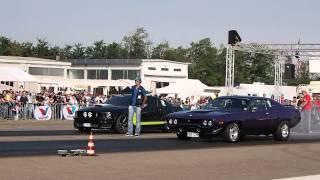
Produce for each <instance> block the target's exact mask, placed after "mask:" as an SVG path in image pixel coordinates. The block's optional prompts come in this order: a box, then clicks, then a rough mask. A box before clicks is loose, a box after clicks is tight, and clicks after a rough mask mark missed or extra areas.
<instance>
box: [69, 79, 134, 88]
mask: <svg viewBox="0 0 320 180" xmlns="http://www.w3.org/2000/svg"><path fill="white" fill-rule="evenodd" d="M71 83H72V84H73V85H74V86H75V87H77V86H81V87H83V86H91V87H93V88H95V87H110V86H115V87H127V86H132V85H133V84H134V83H133V81H132V82H131V83H130V80H120V79H119V80H71Z"/></svg>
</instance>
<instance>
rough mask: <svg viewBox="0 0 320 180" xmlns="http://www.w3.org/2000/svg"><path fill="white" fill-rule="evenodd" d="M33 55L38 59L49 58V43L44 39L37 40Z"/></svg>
mask: <svg viewBox="0 0 320 180" xmlns="http://www.w3.org/2000/svg"><path fill="white" fill-rule="evenodd" d="M33 52H34V55H35V56H36V57H40V58H48V57H49V42H48V41H47V40H45V39H41V38H38V39H37V44H36V46H35V47H34V49H33Z"/></svg>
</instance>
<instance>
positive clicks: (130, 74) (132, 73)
mask: <svg viewBox="0 0 320 180" xmlns="http://www.w3.org/2000/svg"><path fill="white" fill-rule="evenodd" d="M139 75H140V71H138V70H128V78H127V79H130V80H134V79H135V78H136V77H137V76H139Z"/></svg>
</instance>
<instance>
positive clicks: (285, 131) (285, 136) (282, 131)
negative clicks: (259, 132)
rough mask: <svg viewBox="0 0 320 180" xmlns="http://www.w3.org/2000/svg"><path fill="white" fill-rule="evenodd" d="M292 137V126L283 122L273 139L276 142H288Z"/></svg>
mask: <svg viewBox="0 0 320 180" xmlns="http://www.w3.org/2000/svg"><path fill="white" fill-rule="evenodd" d="M289 137H290V126H289V122H288V121H282V122H281V123H280V124H279V125H278V127H277V129H276V130H275V132H274V133H273V139H274V140H276V141H288V140H289Z"/></svg>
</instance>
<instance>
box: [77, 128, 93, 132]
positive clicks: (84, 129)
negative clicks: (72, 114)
mask: <svg viewBox="0 0 320 180" xmlns="http://www.w3.org/2000/svg"><path fill="white" fill-rule="evenodd" d="M78 131H79V132H81V133H88V132H91V128H85V127H79V128H78Z"/></svg>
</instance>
